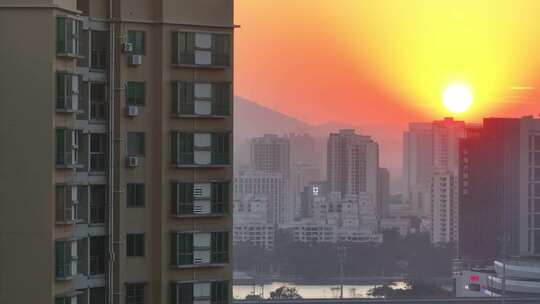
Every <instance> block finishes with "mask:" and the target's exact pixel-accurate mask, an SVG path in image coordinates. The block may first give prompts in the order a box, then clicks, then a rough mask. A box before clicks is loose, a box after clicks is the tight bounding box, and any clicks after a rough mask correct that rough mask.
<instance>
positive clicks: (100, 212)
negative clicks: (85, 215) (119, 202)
mask: <svg viewBox="0 0 540 304" xmlns="http://www.w3.org/2000/svg"><path fill="white" fill-rule="evenodd" d="M106 215H107V205H106V204H90V223H91V224H104V223H105V219H106Z"/></svg>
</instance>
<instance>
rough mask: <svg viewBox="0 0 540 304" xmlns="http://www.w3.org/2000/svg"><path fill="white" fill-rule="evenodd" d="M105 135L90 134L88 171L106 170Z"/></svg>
mask: <svg viewBox="0 0 540 304" xmlns="http://www.w3.org/2000/svg"><path fill="white" fill-rule="evenodd" d="M106 147H107V135H106V134H91V135H90V171H93V172H105V171H106V170H107V159H106V150H107V148H106Z"/></svg>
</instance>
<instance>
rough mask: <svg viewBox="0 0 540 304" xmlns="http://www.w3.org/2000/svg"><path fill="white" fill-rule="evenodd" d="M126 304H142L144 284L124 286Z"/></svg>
mask: <svg viewBox="0 0 540 304" xmlns="http://www.w3.org/2000/svg"><path fill="white" fill-rule="evenodd" d="M126 304H144V284H128V285H127V286H126Z"/></svg>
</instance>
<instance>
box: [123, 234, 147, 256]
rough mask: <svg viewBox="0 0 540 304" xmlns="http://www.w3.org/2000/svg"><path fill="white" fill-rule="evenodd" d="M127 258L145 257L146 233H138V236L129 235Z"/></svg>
mask: <svg viewBox="0 0 540 304" xmlns="http://www.w3.org/2000/svg"><path fill="white" fill-rule="evenodd" d="M127 256H128V257H143V256H144V233H136V234H128V235H127Z"/></svg>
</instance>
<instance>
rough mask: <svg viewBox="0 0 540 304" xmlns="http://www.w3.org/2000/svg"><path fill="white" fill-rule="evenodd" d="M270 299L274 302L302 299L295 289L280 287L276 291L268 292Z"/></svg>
mask: <svg viewBox="0 0 540 304" xmlns="http://www.w3.org/2000/svg"><path fill="white" fill-rule="evenodd" d="M270 298H271V299H274V300H292V299H302V296H300V294H299V293H298V291H297V290H296V288H294V287H288V286H281V287H279V288H278V289H276V290H274V291H272V292H270Z"/></svg>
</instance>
